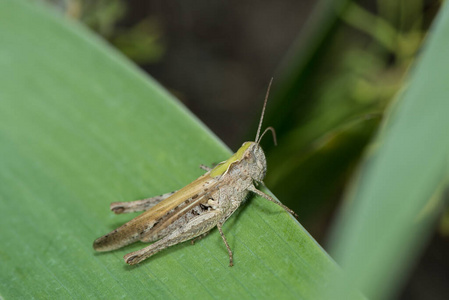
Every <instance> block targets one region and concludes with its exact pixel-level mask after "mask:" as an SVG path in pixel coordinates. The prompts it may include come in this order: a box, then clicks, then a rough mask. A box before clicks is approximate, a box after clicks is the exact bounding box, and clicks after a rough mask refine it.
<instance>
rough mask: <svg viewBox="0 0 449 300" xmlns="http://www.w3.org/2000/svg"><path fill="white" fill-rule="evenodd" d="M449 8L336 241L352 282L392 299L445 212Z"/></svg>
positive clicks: (359, 184) (362, 179)
mask: <svg viewBox="0 0 449 300" xmlns="http://www.w3.org/2000/svg"><path fill="white" fill-rule="evenodd" d="M448 36H449V5H447V3H446V5H444V7H443V8H442V10H441V12H440V15H439V16H438V18H437V20H436V22H435V24H434V27H433V30H432V31H431V33H430V35H429V38H428V41H427V43H426V46H425V48H424V51H423V53H422V56H421V57H420V58H419V61H418V63H417V65H416V66H415V68H414V70H413V71H412V73H411V78H410V81H409V84H408V86H407V88H406V90H405V91H404V93H403V94H402V95H400V96H399V98H398V99H397V100H398V101H397V103H395V106H394V107H393V108H392V110H391V113H390V115H389V116H388V119H387V121H386V124H385V126H384V128H383V131H382V132H381V134H380V135H379V137H378V138H377V140H376V142H375V143H374V145H373V146H372V149H371V151H370V153H368V154H369V155H368V156H367V158H366V161H365V163H364V166H363V168H362V169H361V172H360V174H359V175H360V176H359V177H358V178H357V180H356V181H355V184H354V185H353V190H352V191H351V193H350V195H349V197H348V199H347V200H348V201H347V206H346V208H345V210H344V211H343V214H342V215H341V216H340V218H339V224H338V225H339V226H338V227H337V230H336V231H335V232H334V236H333V251H334V253H335V258H336V260H337V261H338V262H339V263H340V264H341V266H342V268H344V269H345V270H346V271H347V273H348V278H347V280H348V282H349V283H350V285H351V286H354V284H355V285H356V286H357V287H359V288H360V289H361V290H362V291H363V292H364V293H365V294H366V296H368V297H369V298H370V299H385V298H388V297H392V296H394V294H395V293H396V292H398V289H399V288H400V287H401V283H402V281H403V280H404V279H406V273H407V271H409V270H410V267H411V266H412V262H413V260H414V259H416V258H417V256H418V254H419V253H420V250H422V246H424V245H425V244H426V242H427V240H428V237H429V233H430V232H431V230H432V229H433V226H432V225H434V224H435V221H436V218H437V217H438V216H439V215H441V212H442V209H443V207H444V202H443V200H444V197H442V196H443V193H444V192H445V189H446V188H447V183H448V181H447V179H448V177H447V175H448V173H447V172H448V153H449V151H448V150H449V138H448V134H447V128H448V126H447V124H448V112H449V101H448V95H449V88H448V81H447V79H448V78H449V60H448V59H447V57H446V56H447V53H448V49H449V39H448V38H447V37H448Z"/></svg>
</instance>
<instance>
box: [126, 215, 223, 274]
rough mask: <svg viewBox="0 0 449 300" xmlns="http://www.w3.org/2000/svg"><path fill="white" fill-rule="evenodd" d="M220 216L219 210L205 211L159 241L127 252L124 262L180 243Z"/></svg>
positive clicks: (204, 230)
mask: <svg viewBox="0 0 449 300" xmlns="http://www.w3.org/2000/svg"><path fill="white" fill-rule="evenodd" d="M220 216H221V211H220V210H213V211H210V212H205V213H203V214H201V215H199V216H197V217H195V218H193V219H192V220H190V221H189V222H188V223H187V224H185V225H184V226H182V227H180V228H178V229H176V230H174V231H173V232H172V233H170V234H169V235H167V236H165V237H163V238H162V239H160V240H159V241H157V242H155V243H153V244H151V245H149V246H147V247H145V248H143V249H140V250H137V251H134V252H131V253H128V254H126V255H125V256H124V257H123V258H124V259H125V262H126V263H128V264H130V265H135V264H137V263H139V262H141V261H143V260H145V259H146V258H148V257H150V256H152V255H154V254H156V253H158V252H159V251H161V250H164V249H165V248H168V247H170V246H173V245H176V244H179V243H182V242H184V241H187V240H190V239H192V238H194V237H197V236H199V235H202V234H204V233H206V232H208V231H209V230H211V229H212V228H214V227H215V226H216V225H217V222H218V220H219V219H220Z"/></svg>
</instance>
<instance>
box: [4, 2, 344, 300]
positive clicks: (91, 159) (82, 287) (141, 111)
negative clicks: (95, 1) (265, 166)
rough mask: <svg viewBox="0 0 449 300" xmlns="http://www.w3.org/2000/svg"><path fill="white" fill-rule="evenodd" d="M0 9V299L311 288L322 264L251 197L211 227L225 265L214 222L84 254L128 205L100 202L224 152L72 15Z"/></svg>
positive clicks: (298, 233)
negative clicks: (151, 248)
mask: <svg viewBox="0 0 449 300" xmlns="http://www.w3.org/2000/svg"><path fill="white" fill-rule="evenodd" d="M0 20H2V21H1V23H2V26H0V41H1V46H0V120H1V121H0V143H1V147H0V163H1V168H0V205H1V209H0V226H1V228H2V234H1V235H0V260H1V264H0V297H4V298H6V299H18V298H31V297H35V298H46V299H64V298H69V297H72V298H83V299H85V298H105V299H113V298H124V297H127V298H136V297H139V298H167V297H170V298H195V299H198V298H206V297H207V298H211V297H216V298H267V297H270V298H274V297H276V298H279V297H282V298H308V299H314V298H315V297H316V295H317V292H318V289H319V288H321V286H322V285H325V284H326V282H327V278H328V276H329V275H330V274H332V273H335V272H336V270H337V268H336V266H335V264H334V263H333V261H332V260H331V259H330V258H329V257H328V256H327V254H326V253H325V252H324V251H323V250H322V249H321V247H320V246H319V245H318V244H317V243H316V242H315V241H314V240H313V239H312V238H311V237H310V236H309V235H308V234H307V232H305V230H304V229H303V228H302V227H301V226H300V225H299V224H298V223H297V222H296V221H295V220H294V219H293V218H291V217H290V216H288V215H287V214H286V213H285V212H284V211H283V210H282V209H280V208H279V207H277V206H276V205H273V204H272V203H269V202H268V201H265V200H263V199H260V198H254V199H252V200H251V201H249V205H246V206H245V207H244V208H243V209H241V210H240V211H239V212H238V213H236V216H233V217H232V218H231V219H230V220H229V221H228V222H227V223H226V225H225V227H224V232H225V234H226V236H227V238H228V240H229V242H230V246H231V247H232V249H233V251H234V255H235V257H234V259H235V260H234V262H235V266H234V267H233V268H229V267H228V254H227V251H226V248H225V246H224V244H223V242H222V240H221V237H220V235H219V234H218V232H217V231H216V230H214V231H213V233H212V234H211V235H209V236H208V237H206V238H204V239H203V240H201V241H199V242H197V243H196V244H195V245H194V246H191V245H189V244H188V243H184V244H181V245H177V246H174V247H172V248H170V249H168V250H166V251H163V252H161V253H158V254H157V255H155V256H154V257H152V258H151V259H148V260H147V261H145V262H144V263H142V264H140V265H138V266H133V267H131V266H128V265H126V264H125V263H124V262H123V259H122V257H123V255H124V254H125V253H128V252H130V251H134V250H137V249H140V248H142V247H144V244H142V243H136V244H134V245H132V246H129V247H126V248H125V249H120V250H118V251H115V252H109V253H96V252H95V251H94V250H93V249H92V242H93V241H94V239H95V238H97V237H99V236H100V235H103V234H105V233H107V232H109V231H110V230H111V229H114V228H115V227H117V226H119V225H121V224H123V223H124V222H125V221H127V220H129V219H131V218H132V217H134V216H135V215H120V216H117V215H114V214H113V213H111V212H110V211H109V209H108V208H109V203H110V202H113V201H128V200H135V199H140V198H143V197H148V196H152V195H156V194H161V193H164V192H168V191H171V190H174V189H178V188H180V187H182V186H183V185H185V184H188V183H189V182H190V181H192V180H194V179H195V178H196V177H198V176H199V175H201V173H202V172H201V170H200V169H199V168H198V166H199V164H201V163H204V164H208V165H211V164H212V163H216V162H219V161H221V160H224V159H225V158H227V157H228V156H229V155H230V152H229V150H228V149H227V148H226V147H225V146H224V145H223V144H222V143H221V142H220V141H219V140H218V139H217V138H216V137H215V136H214V135H213V134H212V133H211V132H210V131H208V129H207V128H205V127H204V126H203V125H202V124H201V123H200V122H199V121H198V120H197V119H196V118H195V117H194V116H192V115H191V114H190V113H189V112H188V111H187V110H186V109H185V108H184V107H183V106H182V105H180V103H179V102H178V101H177V100H175V99H174V98H173V97H172V96H171V95H170V94H169V93H167V92H166V91H165V90H164V89H163V88H161V86H159V85H158V84H157V83H156V82H155V81H154V80H152V79H150V78H148V77H147V76H146V75H144V74H143V73H142V72H140V71H139V70H138V69H137V68H136V67H135V66H134V65H132V64H131V63H130V62H129V61H127V60H126V59H125V58H123V57H122V56H121V55H119V54H118V53H117V52H116V51H114V50H113V49H111V48H110V47H109V46H108V45H106V44H105V43H104V42H103V41H102V40H99V39H98V38H97V37H95V36H93V35H92V34H91V33H90V32H88V31H87V30H86V29H85V28H84V27H82V26H80V25H79V24H76V23H74V22H72V21H69V20H64V19H62V18H60V17H59V16H57V15H56V14H55V13H51V12H49V11H48V10H46V9H45V8H43V7H41V6H39V5H37V4H36V3H35V2H31V3H28V2H23V1H12V0H9V1H7V0H2V1H0ZM205 80H207V78H205ZM205 84H207V83H206V82H205Z"/></svg>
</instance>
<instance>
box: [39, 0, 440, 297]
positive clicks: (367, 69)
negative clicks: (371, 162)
mask: <svg viewBox="0 0 449 300" xmlns="http://www.w3.org/2000/svg"><path fill="white" fill-rule="evenodd" d="M46 2H50V3H51V4H52V5H53V6H54V7H56V8H57V9H58V10H59V11H60V12H61V13H62V14H65V15H67V16H68V17H71V18H74V19H78V20H80V21H82V22H84V23H85V24H86V25H87V26H89V27H90V28H92V29H93V30H95V31H96V32H98V33H99V34H100V35H102V36H103V37H104V38H105V39H107V40H108V41H110V43H112V44H113V45H114V46H116V47H117V49H119V50H120V51H122V52H123V53H124V54H125V55H127V56H128V57H129V58H131V59H132V60H134V61H135V62H136V63H137V64H139V65H140V66H141V67H142V69H144V70H146V71H147V72H148V73H149V74H151V76H153V77H154V78H156V79H157V80H158V81H160V82H161V83H162V84H163V85H164V86H165V87H166V88H168V89H169V90H171V91H172V93H174V94H175V95H177V96H178V98H179V99H180V100H181V101H182V102H183V103H185V105H187V106H188V107H189V109H191V110H192V111H193V112H194V113H195V114H196V115H197V116H198V117H199V118H200V119H201V120H202V121H203V122H205V123H206V124H207V126H208V127H209V128H211V129H212V131H214V132H215V133H216V134H217V135H218V136H219V137H220V138H221V139H222V140H224V141H225V143H227V144H228V145H229V146H230V148H231V149H232V150H235V149H237V148H238V147H239V145H240V144H241V142H242V141H243V140H251V139H253V138H254V133H255V128H256V123H257V120H258V117H259V113H260V110H261V104H262V99H263V94H264V92H265V89H266V87H267V84H268V81H269V78H270V77H271V76H274V77H275V80H274V86H273V89H272V93H271V97H270V101H269V104H268V108H267V115H266V118H265V125H266V126H268V125H270V126H273V127H274V128H275V129H276V133H277V137H278V146H277V147H274V145H273V142H272V140H271V138H265V139H264V141H263V143H262V144H263V147H264V149H265V150H266V154H267V159H268V165H269V171H268V173H267V177H266V180H265V182H266V185H267V186H268V187H269V188H270V189H271V190H272V191H273V193H274V194H275V195H277V197H278V198H279V199H281V201H283V202H284V203H285V204H287V205H288V206H290V207H291V208H292V209H294V210H295V211H296V212H297V213H298V214H299V216H300V220H301V223H302V224H303V225H304V227H305V228H306V229H307V230H308V231H309V232H310V233H311V234H312V236H313V237H314V238H315V239H317V240H318V241H319V242H320V243H322V244H325V243H326V241H325V240H324V236H325V233H326V232H327V225H328V224H329V223H330V220H331V219H332V217H333V215H334V213H335V211H336V207H337V205H338V204H339V203H340V202H341V197H342V193H343V191H344V188H345V187H346V186H347V183H348V180H349V179H350V178H351V177H352V176H353V172H354V170H355V169H356V168H357V166H358V163H359V161H360V158H361V156H362V154H363V153H364V151H365V148H366V146H367V144H368V142H369V141H370V140H371V138H372V137H373V135H374V134H375V133H376V131H377V129H378V127H379V124H380V122H381V120H382V117H383V112H384V110H385V108H386V107H387V106H388V105H389V104H390V102H391V101H392V100H393V99H394V97H395V95H397V93H398V92H400V91H401V89H402V88H403V86H404V82H405V76H406V74H407V71H408V70H409V68H410V66H411V64H412V63H413V62H414V60H415V58H416V56H417V54H418V53H419V50H420V46H421V43H422V42H423V40H424V38H425V37H426V33H427V31H428V29H429V26H430V24H431V23H432V21H433V18H434V17H435V15H436V13H437V12H438V9H439V7H440V5H441V1H438V0H407V1H405V0H404V1H390V0H360V1H349V0H335V1H329V0H321V1H314V0H307V1H296V0H284V1H281V2H278V1H267V0H265V1H259V2H258V3H257V5H253V4H250V2H249V1H245V2H241V1H226V2H220V1H192V0H188V1H182V2H172V1H167V2H165V3H162V2H160V1H138V0H133V1H121V0H112V1H111V0H109V1H106V0H101V1H87V0H59V1H56V0H52V1H50V0H47V1H46ZM205 163H207V164H212V163H214V162H205ZM448 234H449V213H447V214H446V215H445V217H443V219H442V220H441V226H440V231H439V232H438V233H436V234H435V237H434V238H433V241H432V243H431V246H429V248H428V250H427V252H426V254H425V256H424V258H423V259H422V261H421V263H420V264H419V266H418V267H417V269H416V270H415V273H414V275H413V276H412V278H411V279H410V282H412V281H413V280H415V279H416V278H423V274H426V272H427V273H435V272H436V273H440V274H439V275H447V273H448V270H449V265H446V266H445V267H444V264H447V261H445V262H444V261H443V259H442V258H441V253H444V252H447V250H448V249H447V245H444V244H443V243H442V242H441V239H442V236H447V235H448ZM441 266H443V267H441ZM427 284H428V285H429V286H428V288H429V289H444V287H442V286H438V284H441V282H440V281H438V280H436V281H433V283H432V282H428V283H427ZM412 286H413V285H412V284H409V286H408V288H406V289H405V290H404V292H403V294H402V297H404V298H407V299H410V295H411V289H412Z"/></svg>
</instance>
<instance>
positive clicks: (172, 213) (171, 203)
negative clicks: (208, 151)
mask: <svg viewBox="0 0 449 300" xmlns="http://www.w3.org/2000/svg"><path fill="white" fill-rule="evenodd" d="M209 173H210V172H207V173H206V174H204V175H203V176H201V177H199V178H198V179H196V180H195V181H193V182H192V183H190V184H188V185H186V186H185V187H183V188H182V189H180V190H179V191H177V192H176V193H174V194H173V195H172V196H170V197H168V198H167V199H165V200H163V201H161V202H160V203H158V204H156V205H155V206H153V207H152V208H150V209H149V210H147V211H145V212H144V213H142V214H141V215H139V216H137V217H135V218H134V219H132V220H131V221H129V222H127V223H125V224H123V225H122V226H120V227H119V228H117V229H115V230H113V231H111V232H110V233H108V234H106V235H104V236H102V237H100V238H98V239H96V240H95V241H94V245H93V247H94V249H95V250H96V251H111V250H115V249H119V248H121V247H124V246H126V245H129V244H131V243H134V242H136V241H138V240H141V239H144V240H151V238H150V237H152V236H157V235H158V233H159V232H161V230H163V229H165V228H166V227H168V226H169V225H170V224H171V223H172V222H173V220H176V219H177V218H179V216H180V215H183V214H185V213H186V212H188V211H189V210H190V209H191V208H192V207H195V206H197V205H199V204H201V203H205V202H207V200H208V199H207V197H205V195H207V193H208V192H207V191H208V190H209V191H210V190H212V189H213V188H214V187H215V185H216V184H217V183H218V178H216V177H211V176H210V175H209Z"/></svg>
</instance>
